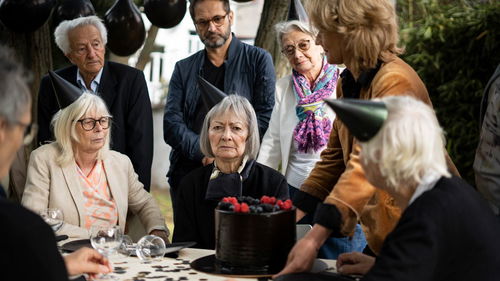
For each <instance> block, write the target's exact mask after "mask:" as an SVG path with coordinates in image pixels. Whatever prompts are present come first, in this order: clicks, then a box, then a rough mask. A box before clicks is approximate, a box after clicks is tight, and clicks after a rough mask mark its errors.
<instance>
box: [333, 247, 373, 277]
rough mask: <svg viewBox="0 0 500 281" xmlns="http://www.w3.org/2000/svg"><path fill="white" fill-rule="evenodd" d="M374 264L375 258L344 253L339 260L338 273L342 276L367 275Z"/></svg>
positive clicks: (361, 254)
mask: <svg viewBox="0 0 500 281" xmlns="http://www.w3.org/2000/svg"><path fill="white" fill-rule="evenodd" d="M374 264H375V258H374V257H371V256H368V255H365V254H363V253H359V252H352V253H344V254H341V255H339V257H338V258H337V271H338V272H339V273H342V274H361V275H365V274H366V273H367V272H368V271H369V270H370V269H371V268H372V267H373V265H374Z"/></svg>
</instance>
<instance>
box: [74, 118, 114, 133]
mask: <svg viewBox="0 0 500 281" xmlns="http://www.w3.org/2000/svg"><path fill="white" fill-rule="evenodd" d="M77 122H80V124H81V125H82V128H83V129H84V130H85V131H92V130H93V129H94V128H95V124H96V123H97V122H99V125H101V128H102V129H108V128H109V126H110V125H111V117H109V116H106V117H101V119H94V118H83V119H80V120H78V121H77Z"/></svg>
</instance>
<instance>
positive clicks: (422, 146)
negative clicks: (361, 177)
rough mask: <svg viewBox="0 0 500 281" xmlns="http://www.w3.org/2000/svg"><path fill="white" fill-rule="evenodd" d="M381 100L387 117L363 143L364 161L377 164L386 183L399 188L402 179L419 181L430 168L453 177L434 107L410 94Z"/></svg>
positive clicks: (362, 155) (439, 173)
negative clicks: (447, 161)
mask: <svg viewBox="0 0 500 281" xmlns="http://www.w3.org/2000/svg"><path fill="white" fill-rule="evenodd" d="M381 101H383V102H384V103H385V105H386V107H387V110H388V117H387V120H385V122H384V124H383V125H382V128H381V129H380V131H379V132H378V133H377V135H375V137H373V138H372V139H371V140H369V141H368V142H364V143H363V142H362V143H361V158H362V161H363V163H364V164H368V163H370V164H371V165H373V164H376V165H377V166H378V168H379V170H380V173H381V175H382V176H383V177H384V178H385V180H386V184H387V185H388V186H390V187H392V188H394V189H395V190H396V191H397V188H398V187H399V186H400V185H402V184H403V183H416V184H419V183H420V182H421V181H422V177H423V176H424V175H425V173H426V172H429V171H433V172H435V173H437V174H438V175H440V176H444V177H450V176H451V175H450V173H449V172H448V169H447V166H446V159H445V151H446V150H445V147H444V145H445V138H444V134H443V130H442V129H441V127H440V126H439V123H438V120H437V118H436V114H435V113H434V110H432V108H431V107H429V106H428V105H426V104H424V103H423V102H421V101H419V100H416V99H414V98H412V97H410V96H391V97H386V98H382V99H381ZM403 185H406V184H403Z"/></svg>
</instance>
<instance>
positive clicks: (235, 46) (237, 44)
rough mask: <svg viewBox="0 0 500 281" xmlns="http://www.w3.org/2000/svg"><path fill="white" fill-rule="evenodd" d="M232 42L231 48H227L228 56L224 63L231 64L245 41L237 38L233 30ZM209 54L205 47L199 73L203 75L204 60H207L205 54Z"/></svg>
mask: <svg viewBox="0 0 500 281" xmlns="http://www.w3.org/2000/svg"><path fill="white" fill-rule="evenodd" d="M231 38H232V39H231V43H229V48H228V49H227V56H226V58H225V59H224V64H231V63H232V62H233V60H234V58H235V57H236V54H237V53H238V52H239V51H240V49H241V48H242V47H243V43H242V42H241V41H240V40H239V39H238V38H236V36H235V35H234V33H232V32H231ZM206 55H207V49H204V50H203V52H201V60H200V66H199V72H198V73H199V74H200V75H201V76H203V62H204V61H205V56H206Z"/></svg>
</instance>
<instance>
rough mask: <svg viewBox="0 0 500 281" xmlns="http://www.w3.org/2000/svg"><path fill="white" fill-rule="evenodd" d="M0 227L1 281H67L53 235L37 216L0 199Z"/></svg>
mask: <svg viewBox="0 0 500 281" xmlns="http://www.w3.org/2000/svg"><path fill="white" fill-rule="evenodd" d="M0 188H1V186H0ZM0 225H1V226H2V230H1V231H0V241H1V243H0V265H1V268H2V273H1V274H2V280H54V281H55V280H65V281H67V280H68V273H67V272H66V267H65V265H64V261H63V259H62V257H61V255H60V254H59V252H58V251H57V246H56V240H55V237H54V232H53V231H52V228H50V226H49V225H47V224H46V223H45V222H44V221H43V220H42V219H41V218H40V217H39V216H37V215H36V214H34V213H33V212H31V211H29V210H27V209H25V208H23V207H22V206H21V205H19V204H17V203H13V202H9V201H7V200H5V199H2V198H0Z"/></svg>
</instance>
